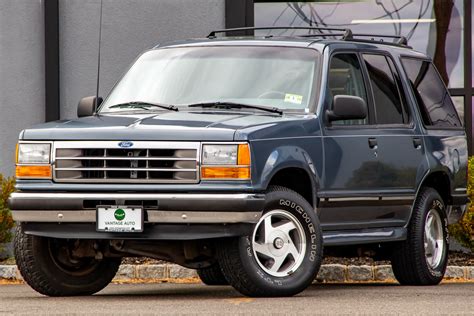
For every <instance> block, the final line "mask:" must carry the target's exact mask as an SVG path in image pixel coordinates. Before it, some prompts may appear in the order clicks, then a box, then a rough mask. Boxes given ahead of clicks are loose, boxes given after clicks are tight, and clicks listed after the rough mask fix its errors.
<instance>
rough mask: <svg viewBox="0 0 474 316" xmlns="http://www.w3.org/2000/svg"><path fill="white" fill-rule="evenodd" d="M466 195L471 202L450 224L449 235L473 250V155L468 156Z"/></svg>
mask: <svg viewBox="0 0 474 316" xmlns="http://www.w3.org/2000/svg"><path fill="white" fill-rule="evenodd" d="M468 169H469V171H468V179H467V195H468V197H469V200H470V201H471V203H469V204H468V205H467V211H466V215H464V217H463V218H462V220H461V221H460V222H459V223H458V224H455V225H451V226H450V228H449V231H450V233H451V235H452V236H453V237H454V238H455V239H456V240H457V241H458V242H459V243H460V244H461V245H463V246H464V247H466V248H469V249H471V251H474V156H473V157H469V165H468Z"/></svg>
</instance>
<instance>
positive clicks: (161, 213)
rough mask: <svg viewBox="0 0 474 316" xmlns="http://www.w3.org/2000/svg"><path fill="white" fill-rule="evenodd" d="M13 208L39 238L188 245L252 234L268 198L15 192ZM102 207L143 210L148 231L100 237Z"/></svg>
mask: <svg viewBox="0 0 474 316" xmlns="http://www.w3.org/2000/svg"><path fill="white" fill-rule="evenodd" d="M8 203H9V207H10V209H11V210H12V215H13V219H14V220H15V221H17V222H21V223H22V224H24V225H25V226H28V227H29V228H30V233H31V234H34V235H38V236H47V237H57V238H101V239H109V238H121V237H124V238H125V237H128V238H133V239H182V240H186V239H190V238H191V236H192V238H193V239H196V238H217V237H227V236H239V235H244V234H246V233H248V231H249V229H247V228H251V227H252V226H253V224H254V223H256V222H258V220H259V219H260V217H261V215H262V211H263V207H264V203H265V195H264V194H253V193H234V194H185V193H179V194H173V193H156V194H154V193H38V192H15V193H12V195H11V197H10V199H9V200H8ZM98 205H125V206H128V205H134V206H135V205H141V206H142V207H143V209H144V214H145V216H144V221H145V223H144V224H145V232H144V233H142V234H137V233H125V234H123V233H122V234H120V236H121V237H120V236H119V235H118V234H110V233H107V234H104V233H102V232H95V231H94V230H92V227H95V225H93V224H94V223H95V222H96V207H97V206H98ZM223 226H226V227H223ZM247 226H248V227H247ZM232 227H235V229H233V228H232ZM246 227H247V228H246ZM27 231H28V230H27ZM147 231H148V232H147ZM152 232H153V233H152Z"/></svg>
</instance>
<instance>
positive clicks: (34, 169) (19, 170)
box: [15, 165, 51, 179]
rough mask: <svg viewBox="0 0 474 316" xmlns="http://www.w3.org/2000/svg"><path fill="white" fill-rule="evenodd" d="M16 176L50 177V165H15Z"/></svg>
mask: <svg viewBox="0 0 474 316" xmlns="http://www.w3.org/2000/svg"><path fill="white" fill-rule="evenodd" d="M15 175H16V177H17V178H35V179H51V166H50V165H46V166H16V172H15Z"/></svg>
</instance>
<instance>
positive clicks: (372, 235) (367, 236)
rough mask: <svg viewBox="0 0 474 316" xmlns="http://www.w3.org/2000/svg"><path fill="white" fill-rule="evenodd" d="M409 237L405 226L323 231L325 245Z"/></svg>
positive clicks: (363, 242) (379, 241) (397, 239)
mask: <svg viewBox="0 0 474 316" xmlns="http://www.w3.org/2000/svg"><path fill="white" fill-rule="evenodd" d="M406 238H407V229H406V228H405V227H392V228H372V229H362V230H340V231H323V244H324V246H347V245H359V244H372V243H381V242H390V241H402V240H405V239H406Z"/></svg>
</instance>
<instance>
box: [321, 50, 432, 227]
mask: <svg viewBox="0 0 474 316" xmlns="http://www.w3.org/2000/svg"><path fill="white" fill-rule="evenodd" d="M341 59H344V60H345V61H346V63H345V64H344V63H342V62H341ZM347 61H349V62H347ZM330 65H331V66H330V71H329V77H328V87H329V93H330V95H331V99H332V96H333V95H337V94H346V95H356V96H359V97H362V98H363V99H365V100H366V102H367V104H368V110H369V117H368V118H367V119H366V120H362V121H338V122H333V123H332V124H330V125H329V124H328V123H327V122H326V125H327V126H326V128H325V129H324V137H323V143H324V151H325V154H324V156H325V167H324V171H325V174H324V178H323V185H322V190H321V192H320V209H321V213H320V214H321V224H322V227H323V229H324V230H341V229H364V228H377V227H397V226H403V225H405V223H406V221H407V219H408V217H409V214H410V209H411V204H412V202H413V198H414V194H415V192H414V191H415V184H416V175H417V167H418V165H419V164H420V162H421V160H422V158H423V153H422V152H423V146H422V145H423V144H422V138H421V137H419V136H418V135H419V132H418V131H417V130H416V129H415V128H414V126H415V124H413V120H412V119H411V117H412V116H411V115H410V113H409V112H408V111H407V107H406V100H404V98H403V97H402V95H403V94H402V93H400V92H401V90H400V89H401V86H399V85H400V82H399V78H398V77H397V73H396V69H395V67H394V65H393V61H391V60H390V59H389V58H388V57H386V56H384V55H373V54H355V53H343V54H341V53H339V54H336V55H334V56H332V60H331V63H330ZM357 72H360V75H355V74H356V73H357ZM341 76H342V77H341ZM367 96H368V97H367ZM328 106H330V104H329V105H328Z"/></svg>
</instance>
